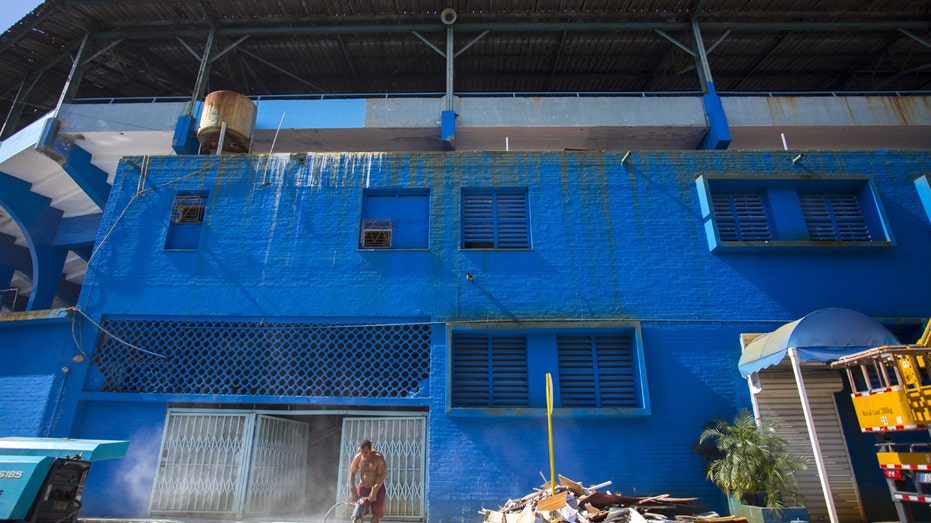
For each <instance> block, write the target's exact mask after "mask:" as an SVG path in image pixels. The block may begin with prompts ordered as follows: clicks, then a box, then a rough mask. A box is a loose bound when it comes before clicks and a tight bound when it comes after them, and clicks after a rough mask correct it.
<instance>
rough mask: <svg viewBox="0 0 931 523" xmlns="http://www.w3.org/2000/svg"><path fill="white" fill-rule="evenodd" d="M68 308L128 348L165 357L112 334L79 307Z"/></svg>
mask: <svg viewBox="0 0 931 523" xmlns="http://www.w3.org/2000/svg"><path fill="white" fill-rule="evenodd" d="M68 310H70V311H75V312H77V313H78V314H80V315H81V316H84V317H85V318H87V321H89V322H91V323H92V324H93V325H94V326H95V327H97V328H98V329H100V330H101V331H102V332H103V333H104V334H106V335H107V336H110V337H111V338H113V339H114V340H116V341H117V342H119V343H122V344H123V345H126V346H127V347H129V348H131V349H134V350H138V351H141V352H144V353H146V354H151V355H152V356H155V357H157V358H167V356H165V355H163V354H159V353H157V352H152V351H150V350H147V349H143V348H142V347H139V346H137V345H133V344H132V343H129V342H128V341H126V340H123V339H121V338H120V337H119V336H117V335H115V334H113V333H112V332H110V331H108V330H107V329H105V328H103V326H102V325H100V324H99V323H97V322H96V321H94V320H93V319H92V318H91V317H90V316H88V315H87V314H85V313H84V311H82V310H81V309H79V308H77V307H68ZM82 352H83V351H82Z"/></svg>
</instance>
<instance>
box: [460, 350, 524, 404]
mask: <svg viewBox="0 0 931 523" xmlns="http://www.w3.org/2000/svg"><path fill="white" fill-rule="evenodd" d="M452 353H453V358H452V366H453V376H452V406H453V407H489V408H500V407H526V406H527V405H528V394H529V393H528V389H527V338H526V337H525V336H519V335H518V336H510V335H490V334H455V335H454V336H453V351H452Z"/></svg>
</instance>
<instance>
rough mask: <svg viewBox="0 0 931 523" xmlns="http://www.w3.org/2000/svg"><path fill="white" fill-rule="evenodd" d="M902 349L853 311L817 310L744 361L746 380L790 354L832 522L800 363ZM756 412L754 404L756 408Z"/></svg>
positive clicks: (761, 342)
mask: <svg viewBox="0 0 931 523" xmlns="http://www.w3.org/2000/svg"><path fill="white" fill-rule="evenodd" d="M883 345H899V340H898V339H896V337H895V336H893V335H892V333H891V332H889V329H887V328H886V327H884V326H883V325H882V324H880V323H879V322H877V321H876V320H874V319H872V318H870V317H869V316H866V315H865V314H862V313H859V312H857V311H852V310H850V309H840V308H828V309H818V310H816V311H814V312H812V313H810V314H808V315H806V316H805V317H803V318H801V319H798V320H795V321H793V322H791V323H787V324H785V325H783V326H782V327H779V328H778V329H776V330H774V331H773V332H770V333H769V334H763V335H762V336H760V337H758V338H756V339H755V340H753V341H751V342H750V343H749V344H748V345H747V346H746V347H745V348H744V351H743V354H741V356H740V362H739V363H738V364H737V369H738V370H739V371H740V374H741V375H743V376H744V377H749V376H751V375H752V374H754V373H756V372H758V371H760V370H762V369H765V368H767V367H771V366H773V365H776V364H778V363H779V362H781V361H782V360H783V359H784V358H785V357H786V355H787V354H788V356H789V358H790V359H791V360H792V372H793V374H794V375H795V384H796V386H797V387H798V393H799V399H800V400H801V407H802V412H803V413H804V415H805V425H806V427H807V429H808V436H809V440H810V441H811V449H812V452H813V454H814V457H815V465H816V468H817V469H818V477H819V478H820V480H821V490H822V492H823V494H824V500H825V504H826V505H827V509H828V517H829V518H830V520H831V522H832V523H837V510H836V508H835V506H834V499H833V496H832V494H831V486H830V484H829V483H828V475H827V471H826V468H825V462H824V456H822V454H821V447H820V444H819V443H818V434H817V432H816V431H815V424H814V419H813V417H812V412H811V406H810V405H809V403H808V394H807V393H806V391H805V382H804V380H803V379H802V369H801V362H805V361H812V360H815V361H823V362H829V361H834V360H836V359H838V358H840V357H841V356H845V355H847V354H853V353H856V352H860V351H862V350H866V349H869V348H872V347H881V346H883ZM754 406H755V404H754Z"/></svg>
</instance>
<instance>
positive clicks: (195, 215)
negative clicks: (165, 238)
mask: <svg viewBox="0 0 931 523" xmlns="http://www.w3.org/2000/svg"><path fill="white" fill-rule="evenodd" d="M206 208H207V196H206V195H205V194H191V195H178V196H176V197H175V203H174V205H173V206H172V208H171V221H173V222H174V223H200V222H202V221H204V210H205V209H206Z"/></svg>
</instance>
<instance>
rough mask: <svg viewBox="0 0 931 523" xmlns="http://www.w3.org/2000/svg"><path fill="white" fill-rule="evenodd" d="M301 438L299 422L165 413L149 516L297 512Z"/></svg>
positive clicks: (303, 453) (303, 467) (303, 450)
mask: <svg viewBox="0 0 931 523" xmlns="http://www.w3.org/2000/svg"><path fill="white" fill-rule="evenodd" d="M308 438H309V428H308V425H307V424H306V423H301V422H297V421H292V420H287V419H282V418H276V417H272V416H266V415H262V414H257V413H254V412H243V411H215V410H213V411H190V410H173V409H169V410H168V415H167V420H166V422H165V432H164V435H163V437H162V447H161V450H160V451H159V462H158V469H157V471H156V476H155V484H154V487H153V489H152V498H151V501H150V503H149V513H150V514H153V515H198V516H233V517H235V518H237V519H240V518H242V517H243V516H244V515H245V516H255V515H263V514H271V513H282V512H288V511H298V510H302V509H303V506H302V503H303V501H304V497H305V496H304V493H305V489H306V481H307V446H308Z"/></svg>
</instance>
